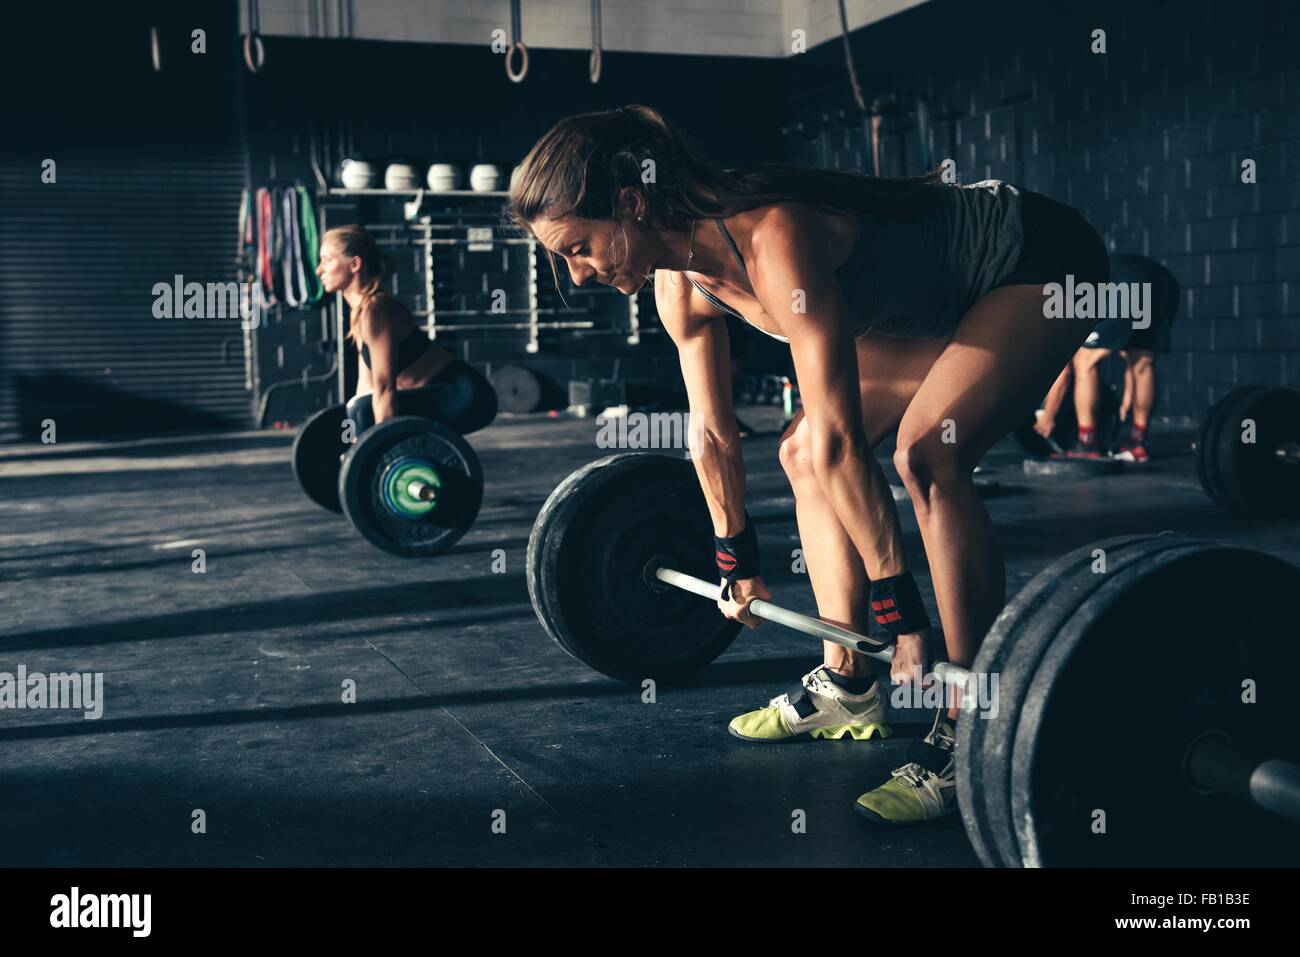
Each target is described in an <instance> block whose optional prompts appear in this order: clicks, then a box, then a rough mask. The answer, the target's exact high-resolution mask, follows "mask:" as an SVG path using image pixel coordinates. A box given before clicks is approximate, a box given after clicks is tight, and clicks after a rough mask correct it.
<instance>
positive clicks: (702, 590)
mask: <svg viewBox="0 0 1300 957" xmlns="http://www.w3.org/2000/svg"><path fill="white" fill-rule="evenodd" d="M655 577H656V578H657V579H659V580H660V581H661V582H663V583H664V584H666V585H672V586H673V587H674V588H680V589H682V590H683V591H688V592H691V593H692V594H695V595H699V596H700V597H701V598H709V599H712V600H713V601H718V600H720V599H721V597H722V586H721V585H712V584H710V583H709V582H706V581H704V579H702V578H696V577H695V576H694V575H687V574H686V573H685V572H679V571H677V569H675V568H668V567H660V568H657V569H655ZM749 610H750V612H751V613H752V614H753V615H754V617H755V618H762V619H764V620H766V621H773V622H776V623H777V624H778V625H785V626H786V627H787V628H793V629H794V630H795V631H801V632H803V633H804V634H805V635H812V636H813V637H814V638H824V639H825V640H826V641H833V642H835V644H837V645H843V646H844V647H845V648H849V649H852V650H853V651H857V652H860V653H861V654H864V655H867V656H868V657H871V658H875V659H876V660H877V661H884V662H891V661H893V660H894V646H893V645H881V644H880V643H879V642H876V641H872V640H871V639H870V638H867V637H866V636H865V635H859V634H858V633H857V632H855V631H849V630H848V629H847V628H841V627H839V626H838V625H832V624H829V623H827V622H824V621H822V620H821V619H820V618H812V617H810V616H808V615H801V614H799V612H797V611H790V610H789V609H788V608H782V607H781V606H780V605H773V604H772V603H771V602H769V601H764V600H763V599H761V598H755V599H754V600H753V601H751V602H750V603H749ZM933 673H934V676H935V677H936V678H938V679H939V680H940V681H942V682H943V683H944V684H950V685H954V686H955V687H957V688H965V687H966V680H967V679H968V678H969V677H970V672H969V671H967V670H966V669H965V668H961V667H959V666H957V665H952V664H949V663H948V662H946V661H940V662H936V663H935V666H934V671H933Z"/></svg>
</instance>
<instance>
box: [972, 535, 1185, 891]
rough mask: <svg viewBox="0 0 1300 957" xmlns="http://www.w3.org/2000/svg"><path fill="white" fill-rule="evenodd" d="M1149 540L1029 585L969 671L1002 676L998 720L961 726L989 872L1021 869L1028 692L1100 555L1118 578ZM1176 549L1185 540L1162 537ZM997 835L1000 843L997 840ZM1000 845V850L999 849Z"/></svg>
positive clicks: (1054, 570)
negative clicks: (1016, 821) (1015, 786)
mask: <svg viewBox="0 0 1300 957" xmlns="http://www.w3.org/2000/svg"><path fill="white" fill-rule="evenodd" d="M1150 540H1151V539H1150V538H1149V537H1147V536H1141V535H1131V536H1125V537H1120V538H1112V539H1107V540H1105V541H1101V542H1098V543H1096V544H1093V545H1086V546H1083V547H1081V548H1078V549H1075V550H1074V551H1072V552H1069V553H1067V554H1066V555H1064V556H1062V557H1061V558H1059V559H1057V560H1056V561H1054V562H1052V563H1051V564H1050V565H1048V566H1047V568H1045V569H1044V570H1043V571H1041V572H1039V573H1038V574H1037V575H1035V576H1034V577H1033V578H1031V579H1030V580H1029V581H1028V582H1027V583H1026V584H1025V586H1024V587H1023V588H1022V589H1021V590H1020V591H1019V593H1018V594H1016V596H1015V597H1014V598H1012V599H1011V601H1009V602H1008V603H1007V605H1006V607H1005V608H1003V610H1002V612H1001V613H1000V614H999V615H998V617H997V620H996V621H994V623H993V627H992V628H990V629H989V633H988V635H987V636H986V637H985V638H984V641H983V643H982V644H981V645H980V650H979V653H978V654H977V655H976V657H975V661H974V663H973V665H972V666H971V670H972V672H974V673H975V674H976V675H977V676H979V675H987V676H996V678H997V682H998V684H997V689H996V699H995V700H996V703H997V709H996V713H995V714H994V715H993V716H992V717H988V718H986V717H982V716H980V715H979V714H977V713H974V712H970V711H967V712H963V714H962V716H961V720H960V721H958V722H957V740H956V746H957V753H958V754H959V755H961V757H960V758H959V759H958V761H957V799H958V806H959V807H960V809H961V816H962V821H963V823H964V824H965V825H966V833H967V836H968V837H969V838H970V841H971V844H972V846H973V847H974V848H975V853H976V854H977V855H978V856H979V858H980V860H981V861H982V862H983V863H984V864H985V865H986V866H988V867H1016V866H1019V864H1020V858H1019V854H1018V853H1014V852H1013V853H1012V854H1009V855H1004V853H1003V850H1002V848H1005V847H1006V845H1007V844H1008V843H1009V842H1013V841H1014V832H1013V829H1012V827H1011V825H1010V823H1009V820H1008V816H1009V808H1010V802H1009V799H1008V788H1009V787H1010V763H1011V748H1012V744H1013V740H1014V735H1015V729H1016V724H1017V722H1018V721H1019V713H1020V708H1021V707H1022V705H1023V703H1024V689H1025V687H1026V686H1027V685H1028V683H1029V681H1030V680H1031V679H1032V677H1033V675H1034V671H1035V669H1036V667H1037V664H1038V660H1039V658H1040V657H1041V656H1042V655H1043V653H1044V652H1045V651H1046V646H1047V644H1048V643H1050V641H1051V639H1052V636H1053V635H1055V634H1056V632H1057V631H1059V630H1060V628H1061V627H1062V626H1063V625H1064V623H1065V622H1066V621H1068V620H1069V619H1070V617H1071V616H1072V615H1073V614H1074V611H1075V609H1076V608H1077V607H1078V605H1079V603H1080V602H1081V601H1083V600H1084V598H1085V597H1086V596H1087V595H1088V594H1089V593H1090V592H1091V590H1092V589H1094V588H1096V587H1098V586H1099V584H1100V582H1101V580H1102V579H1104V578H1105V577H1106V576H1105V575H1100V574H1094V573H1093V572H1092V569H1093V567H1094V564H1095V561H1096V558H1095V555H1094V550H1095V549H1102V550H1103V551H1104V552H1105V555H1106V568H1107V569H1108V570H1109V571H1110V572H1112V573H1113V572H1114V571H1115V570H1117V569H1118V568H1122V567H1124V565H1126V564H1127V563H1128V562H1130V561H1132V560H1133V557H1132V556H1133V554H1140V553H1142V549H1143V548H1144V547H1145V543H1146V542H1148V541H1150ZM1158 541H1160V542H1165V543H1169V547H1173V546H1175V545H1177V544H1178V543H1180V542H1181V541H1182V540H1181V539H1176V538H1168V537H1163V536H1160V537H1158ZM999 832H1000V837H1001V840H999ZM999 845H1001V846H1002V847H1001V848H1000V846H999Z"/></svg>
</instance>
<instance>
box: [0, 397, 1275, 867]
mask: <svg viewBox="0 0 1300 957" xmlns="http://www.w3.org/2000/svg"><path fill="white" fill-rule="evenodd" d="M741 415H742V416H743V417H744V418H745V419H746V420H747V421H750V422H752V423H753V424H754V425H755V426H757V427H758V428H759V430H760V431H759V434H756V435H755V436H754V437H752V438H750V439H748V440H747V441H746V445H745V459H746V463H747V467H748V472H749V483H750V490H751V491H750V502H751V504H750V511H751V514H752V515H753V517H754V519H755V523H756V524H757V525H758V526H759V532H760V538H761V542H762V546H763V550H764V566H765V570H770V572H769V573H768V574H767V575H766V576H765V577H766V578H767V581H768V583H769V585H770V586H771V587H772V590H773V593H774V596H775V597H776V600H778V601H779V602H781V603H783V604H785V605H788V606H789V607H791V608H794V609H795V610H799V611H804V612H808V613H814V611H815V609H814V603H813V599H812V593H811V589H810V588H809V587H808V584H807V582H806V581H805V580H804V577H805V576H802V575H797V574H794V573H792V572H791V571H790V564H791V563H790V561H789V558H788V556H789V554H790V551H791V550H792V549H793V548H796V547H798V541H797V534H796V527H795V523H794V511H793V499H792V498H791V497H790V491H789V486H788V484H787V483H786V480H785V476H784V474H783V473H782V472H781V470H780V467H779V465H778V463H777V458H776V446H777V439H778V435H779V430H780V418H779V410H777V409H774V408H771V407H753V408H743V409H741ZM596 428H597V426H596V424H595V422H594V420H592V419H567V418H565V419H548V418H545V417H531V416H530V417H509V416H503V417H501V418H500V419H498V421H497V423H496V424H494V425H492V426H491V427H490V428H488V429H486V430H484V431H483V432H479V433H477V434H475V435H474V436H472V437H471V444H472V445H473V446H474V448H475V450H476V451H477V452H478V454H479V456H480V457H481V459H482V462H483V471H484V476H485V480H486V482H487V491H486V495H485V499H484V503H483V509H482V511H481V513H480V515H479V517H478V520H477V521H476V523H475V524H474V526H473V528H472V530H471V531H470V532H469V534H467V535H466V536H465V537H464V538H463V539H462V540H461V541H460V542H459V543H458V544H457V545H456V546H455V547H454V548H453V549H452V550H451V551H450V552H449V553H448V554H445V555H442V556H439V557H437V558H435V559H429V560H404V559H400V558H395V557H392V556H389V555H386V554H384V553H382V552H380V551H378V550H377V549H375V548H373V547H371V546H370V545H368V544H367V543H366V542H364V541H363V540H362V539H361V538H360V537H359V536H358V535H357V534H356V533H355V532H354V531H353V529H352V528H351V527H350V526H349V525H348V524H347V522H346V521H345V520H344V519H343V518H342V517H339V516H335V515H332V514H330V513H328V512H325V511H323V510H321V509H319V508H317V507H316V506H315V505H313V504H312V503H311V502H309V501H308V500H307V499H306V498H305V497H304V495H303V494H302V491H301V489H300V488H299V487H298V485H297V483H296V482H295V480H294V477H293V475H292V473H291V471H290V465H289V455H290V445H291V442H292V439H293V434H292V433H289V432H269V431H268V432H245V433H238V434H228V435H217V436H205V437H202V438H193V439H189V438H173V439H156V440H142V441H135V442H128V443H118V444H99V443H95V444H90V443H86V444H62V443H61V444H59V445H57V446H49V447H46V446H32V445H25V446H10V447H5V448H3V449H0V474H2V475H3V478H0V516H2V519H3V522H4V524H5V527H6V528H7V529H8V530H9V532H10V534H9V535H8V536H7V538H6V542H7V544H5V545H4V546H3V548H2V549H0V601H3V604H4V607H5V608H6V610H7V612H8V614H7V615H6V616H5V617H4V620H3V623H2V624H0V647H3V649H4V652H3V655H0V671H10V672H12V671H14V670H15V669H16V667H17V664H18V661H19V659H21V661H22V663H23V664H24V665H26V667H27V669H28V670H29V671H37V670H43V671H71V670H76V671H81V672H97V671H102V672H103V673H104V676H105V680H104V697H105V706H104V713H103V716H102V717H101V718H99V719H98V720H85V719H84V718H83V717H82V716H81V715H80V714H79V713H69V712H60V711H47V712H44V713H43V714H42V715H41V716H40V718H39V719H38V720H32V716H31V715H25V714H20V713H16V712H12V711H0V740H2V741H3V743H4V751H5V757H6V761H5V768H6V773H5V786H4V787H3V789H2V790H0V847H3V848H4V849H5V850H4V852H3V861H2V863H3V864H5V865H18V866H23V865H27V866H64V865H69V866H70V865H77V866H105V865H112V866H132V865H143V866H155V865H218V866H226V865H234V866H252V867H257V866H262V865H279V866H294V865H497V866H516V865H667V866H681V865H731V866H749V865H763V866H771V865H774V864H776V865H804V866H809V865H811V866H820V865H854V866H898V865H906V866H976V865H977V864H978V862H977V860H976V857H975V854H974V852H973V851H972V849H971V846H970V844H969V842H968V841H967V839H966V836H965V833H964V831H963V828H962V823H961V820H960V818H959V817H958V816H953V817H950V818H947V819H945V820H943V821H941V822H938V823H937V824H935V825H932V826H926V827H920V828H911V829H899V830H886V829H881V828H878V827H873V826H872V825H871V824H870V823H868V822H866V821H864V820H863V819H862V818H861V817H859V815H858V814H856V813H855V812H854V810H853V807H852V804H853V801H854V799H855V798H856V797H857V795H858V794H860V793H861V792H862V791H864V790H866V789H868V788H869V787H872V786H875V785H876V784H878V783H879V782H880V781H881V780H883V779H884V778H886V777H887V776H888V774H889V771H890V769H892V768H893V767H895V766H896V765H897V764H898V763H899V760H898V758H899V754H900V752H901V751H902V750H903V749H904V748H905V747H906V746H907V743H908V742H909V741H910V740H911V738H912V737H914V736H915V735H917V734H920V733H923V730H924V724H925V722H926V721H927V718H926V717H925V716H924V715H923V714H919V713H917V712H911V713H907V714H901V715H899V716H898V717H899V721H898V723H897V724H896V737H894V738H893V739H891V740H888V741H885V742H883V743H881V742H874V741H873V742H869V743H854V742H817V743H815V744H811V743H805V744H797V745H783V746H770V747H765V746H759V745H751V744H745V743H742V742H740V741H737V740H736V739H735V738H733V737H731V736H730V735H729V734H728V733H727V730H726V724H727V722H728V720H730V718H731V717H733V716H734V715H736V714H738V713H740V712H742V711H747V710H750V709H752V708H756V707H760V706H762V705H764V704H766V703H767V700H768V699H769V698H770V697H772V696H773V695H775V694H778V693H780V692H781V691H783V690H786V689H787V688H788V687H790V686H792V685H793V684H795V683H796V682H797V680H798V678H799V676H800V675H802V674H803V673H804V672H806V671H807V670H808V669H809V668H810V667H812V665H813V664H814V663H815V661H816V660H817V656H818V654H819V649H818V647H817V646H816V643H815V642H814V641H812V640H810V639H807V638H804V637H802V636H799V635H797V634H795V633H793V632H790V631H788V630H786V629H783V628H781V627H779V626H776V625H772V624H764V625H763V626H761V627H760V628H759V629H757V630H756V631H746V632H744V633H742V634H741V635H740V637H738V638H737V640H736V642H735V644H734V645H733V646H732V647H731V649H730V650H729V651H727V652H726V653H725V654H724V655H723V656H722V657H721V658H720V659H719V660H718V661H716V662H715V663H714V664H712V665H711V666H709V667H708V668H707V669H705V670H704V671H703V672H702V673H700V674H699V675H698V676H696V678H695V679H694V680H692V681H691V682H689V683H688V684H687V685H685V686H682V687H678V688H661V689H659V693H658V698H657V702H656V703H653V704H647V703H643V702H642V700H641V692H640V689H638V688H633V687H630V686H627V685H623V684H620V683H618V682H615V681H613V680H611V679H607V678H605V677H603V676H601V675H599V674H597V673H595V672H594V671H592V670H591V669H590V668H588V667H587V666H585V665H583V664H581V663H579V662H577V661H575V660H573V659H571V658H570V657H568V656H567V655H566V654H565V653H564V652H563V651H561V650H560V649H559V648H558V647H556V646H555V645H554V644H553V643H552V642H551V641H550V640H549V639H548V638H547V637H546V635H545V634H544V633H543V631H542V628H541V626H540V625H539V624H538V622H537V619H536V618H535V616H534V614H533V611H532V608H531V605H530V604H529V600H528V593H527V589H526V587H525V582H524V573H523V568H524V550H525V545H526V542H527V539H528V533H529V530H530V528H531V525H532V522H533V519H534V518H535V517H536V514H537V511H538V509H539V508H540V506H541V504H542V502H543V501H544V500H545V498H546V496H547V495H548V494H549V493H550V492H551V490H552V489H553V488H554V487H555V486H556V485H557V484H558V483H559V481H560V480H561V479H562V478H563V477H564V476H565V475H567V474H568V473H569V472H571V471H572V470H573V469H575V468H577V467H578V466H579V465H582V464H584V463H585V462H587V461H590V460H591V459H593V458H596V457H598V456H599V455H601V454H603V453H602V452H601V451H600V450H599V449H597V448H596V445H595V441H594V439H595V434H596ZM1192 438H1193V436H1192V434H1191V433H1178V432H1170V431H1162V432H1157V433H1156V434H1155V435H1154V437H1153V448H1152V453H1153V461H1152V462H1151V463H1150V464H1149V465H1147V466H1144V467H1132V466H1131V467H1130V471H1129V472H1127V473H1125V474H1122V475H1119V476H1113V477H1103V478H1093V479H1091V480H1085V481H1079V480H1068V481H1067V480H1062V479H1059V478H1056V479H1051V478H1030V477H1027V476H1025V475H1024V474H1023V472H1022V470H1021V466H1020V463H1021V458H1022V455H1023V453H1022V452H1021V451H1020V449H1019V448H1018V447H1017V446H1015V445H1014V443H1013V442H1012V441H1011V440H1007V441H1006V442H1004V443H1003V444H1002V445H1000V446H998V447H997V448H996V449H994V450H993V452H991V453H990V455H989V456H988V457H987V458H986V461H985V462H984V467H985V468H986V469H987V470H988V478H989V480H990V481H991V482H995V483H997V486H998V487H997V488H990V490H989V491H988V495H987V502H988V507H989V510H990V512H991V514H992V516H993V519H994V522H995V524H996V527H997V531H998V537H999V541H1000V543H1001V546H1002V549H1003V552H1004V555H1005V557H1006V561H1007V570H1008V591H1009V592H1014V590H1016V589H1018V588H1019V587H1020V586H1021V585H1023V584H1024V582H1025V581H1026V580H1028V579H1029V578H1030V577H1031V576H1032V575H1033V574H1035V573H1036V572H1037V571H1039V570H1040V569H1041V568H1042V567H1043V566H1044V565H1046V564H1047V563H1048V562H1049V561H1051V560H1052V559H1053V558H1055V557H1057V556H1059V555H1061V554H1062V553H1064V552H1066V551H1067V550H1069V549H1071V548H1073V547H1075V546H1077V545H1081V544H1085V543H1087V542H1091V541H1097V540H1100V539H1102V538H1105V537H1107V536H1110V535H1119V534H1132V533H1136V532H1158V531H1161V530H1164V529H1172V530H1175V531H1177V532H1180V533H1185V534H1188V535H1194V536H1204V537H1207V538H1212V539H1216V540H1219V541H1224V542H1234V543H1241V544H1246V545H1249V546H1250V547H1252V548H1256V549H1262V550H1265V551H1270V552H1273V553H1276V554H1278V555H1281V556H1283V557H1286V558H1288V559H1290V560H1292V561H1297V560H1300V535H1298V534H1297V527H1298V525H1300V523H1297V522H1294V521H1293V522H1291V523H1290V524H1287V523H1284V522H1281V521H1278V520H1261V521H1251V520H1246V519H1243V518H1242V517H1240V516H1229V515H1228V514H1227V513H1224V512H1222V511H1220V510H1219V509H1218V508H1217V507H1216V506H1215V505H1213V504H1212V503H1211V502H1210V501H1209V499H1208V498H1207V497H1206V495H1205V493H1204V492H1203V491H1202V490H1201V487H1200V485H1199V483H1198V482H1197V479H1196V475H1195V471H1194V465H1193V459H1192V455H1191V452H1190V448H1189V447H1190V443H1191V441H1192ZM887 451H888V450H885V449H882V450H881V460H882V462H883V463H884V464H885V467H886V470H887V471H890V466H889V464H888V460H889V456H888V454H887ZM899 509H900V514H901V516H902V518H903V523H904V527H905V528H906V530H907V535H908V547H909V554H910V555H911V558H912V561H913V563H914V564H915V565H916V566H917V569H918V577H919V578H920V580H921V582H922V589H923V591H926V592H927V594H926V597H927V600H930V601H932V596H931V595H929V594H928V579H927V577H926V575H925V572H924V564H923V562H924V556H923V552H922V549H921V544H920V539H919V536H918V535H917V532H916V526H915V522H914V521H913V520H912V516H911V508H910V506H909V505H908V504H907V503H906V502H904V503H902V504H900V506H899ZM196 548H198V549H203V551H204V558H205V561H206V570H205V571H204V572H203V573H202V574H199V573H196V572H195V571H194V570H193V563H194V559H193V558H192V555H193V550H194V549H196ZM497 549H500V550H502V552H503V553H504V556H505V568H504V571H501V570H500V562H499V561H498V562H497V563H496V568H495V570H494V550H497ZM347 681H352V682H355V686H356V703H355V704H344V703H342V701H341V698H342V695H343V686H344V683H345V682H347ZM198 809H202V811H203V812H204V814H205V816H206V825H207V837H206V839H202V840H198V839H195V836H194V835H193V834H192V833H191V822H192V819H193V815H194V814H195V812H196V810H198ZM797 810H802V811H804V812H805V813H806V816H807V833H805V834H795V833H792V828H791V821H792V815H793V814H794V813H795V812H796V811H797ZM497 811H504V812H505V822H506V833H505V834H499V833H494V830H493V826H492V825H493V821H494V813H495V812H497ZM498 819H499V815H498ZM33 834H40V835H41V840H40V841H39V842H33V841H29V840H27V839H26V838H27V836H29V835H33Z"/></svg>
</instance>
